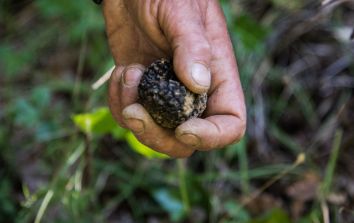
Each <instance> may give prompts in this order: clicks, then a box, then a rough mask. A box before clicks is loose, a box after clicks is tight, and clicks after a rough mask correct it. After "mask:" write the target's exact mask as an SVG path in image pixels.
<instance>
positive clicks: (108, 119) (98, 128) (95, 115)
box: [72, 108, 168, 159]
mask: <svg viewBox="0 0 354 223" xmlns="http://www.w3.org/2000/svg"><path fill="white" fill-rule="evenodd" d="M72 119H73V121H74V123H75V125H76V126H77V127H78V128H79V129H80V130H81V131H83V132H84V133H86V134H88V135H103V134H112V135H113V136H114V138H115V139H117V140H123V139H125V140H126V141H127V143H128V144H129V146H130V148H132V149H133V150H134V151H135V152H137V153H139V154H141V155H143V156H145V157H147V158H159V159H166V158H168V156H166V155H164V154H161V153H158V152H156V151H154V150H152V149H150V148H149V147H147V146H145V145H143V144H142V143H140V142H139V141H138V140H137V139H136V138H135V136H134V134H132V133H131V132H128V131H127V130H125V129H123V128H121V127H119V126H118V125H117V124H116V122H115V121H114V119H113V117H112V114H111V112H110V111H109V109H108V108H99V109H96V110H95V111H93V112H91V113H84V114H77V115H74V116H72Z"/></svg>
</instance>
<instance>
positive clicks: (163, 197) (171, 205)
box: [153, 188, 185, 222]
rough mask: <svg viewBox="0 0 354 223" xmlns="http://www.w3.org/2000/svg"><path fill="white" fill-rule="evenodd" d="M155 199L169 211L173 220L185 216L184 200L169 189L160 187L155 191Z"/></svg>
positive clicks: (178, 219)
mask: <svg viewBox="0 0 354 223" xmlns="http://www.w3.org/2000/svg"><path fill="white" fill-rule="evenodd" d="M153 196H154V198H155V200H156V201H157V202H158V203H159V204H160V206H161V207H162V208H163V209H164V210H165V211H167V212H168V214H169V215H170V218H171V220H172V221H174V222H176V221H180V220H182V218H183V217H184V214H185V213H184V210H183V204H182V201H181V200H179V199H177V198H176V197H174V196H173V195H172V194H171V193H170V191H169V190H167V189H164V188H163V189H159V190H156V191H155V192H154V193H153Z"/></svg>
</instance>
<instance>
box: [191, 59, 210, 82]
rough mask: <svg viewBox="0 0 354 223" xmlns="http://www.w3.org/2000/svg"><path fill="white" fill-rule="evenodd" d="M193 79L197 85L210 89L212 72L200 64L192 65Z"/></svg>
mask: <svg viewBox="0 0 354 223" xmlns="http://www.w3.org/2000/svg"><path fill="white" fill-rule="evenodd" d="M192 78H193V80H194V82H195V83H196V84H197V85H200V86H203V87H206V88H209V86H210V78H211V75H210V70H209V69H208V68H207V67H206V66H204V65H203V64H200V63H194V64H193V65H192Z"/></svg>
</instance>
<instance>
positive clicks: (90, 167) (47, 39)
mask: <svg viewBox="0 0 354 223" xmlns="http://www.w3.org/2000/svg"><path fill="white" fill-rule="evenodd" d="M221 4H222V6H223V9H224V12H225V15H226V18H227V21H228V26H229V30H230V34H231V36H232V40H233V43H234V47H235V53H236V55H237V58H238V64H239V69H240V75H241V79H242V83H243V87H244V91H245V95H246V100H247V107H248V129H247V133H246V136H245V137H244V139H243V140H242V141H241V142H239V143H238V144H235V145H231V146H229V147H227V148H224V149H221V150H217V151H212V152H205V153H204V152H196V153H195V154H194V155H193V156H192V157H190V158H189V159H186V160H178V161H176V160H173V159H168V158H166V157H165V156H162V155H161V154H157V153H154V152H152V151H151V150H149V148H146V147H144V146H143V145H141V144H139V143H138V142H137V141H136V139H135V138H134V136H133V135H132V134H131V133H129V132H127V131H126V130H124V129H122V128H120V127H118V126H117V125H116V124H115V123H114V121H113V120H112V117H111V115H110V113H109V111H108V109H107V107H106V106H107V97H106V90H107V86H106V84H104V85H102V86H101V87H99V88H98V89H95V90H94V89H93V88H92V84H93V83H94V82H95V81H96V80H97V79H99V78H100V76H101V75H102V74H104V73H105V72H106V71H107V70H108V69H109V68H110V67H111V66H112V65H113V61H112V58H111V55H110V51H109V48H108V46H107V41H106V37H105V32H104V21H103V17H102V15H101V10H100V6H97V5H95V4H94V3H93V2H92V1H90V0H78V1H72V0H51V1H48V0H17V1H11V0H1V1H0V123H1V124H0V222H6V223H8V222H20V223H22V222H23V223H26V222H35V223H39V222H51V223H52V222H55V223H56V222H58V223H59V222H85V223H86V222H107V223H131V222H149V223H165V222H193V223H198V222H201V223H202V222H210V223H214V222H218V223H219V222H220V223H239V222H240V223H243V222H244V223H273V222H274V223H280V222H281V223H291V222H294V223H295V222H303V223H307V222H313V223H317V222H325V223H328V222H354V125H353V124H354V98H353V89H354V62H353V61H354V41H353V37H354V33H353V27H354V2H353V1H352V0H333V1H331V0H323V1H320V0H296V1H287V0H238V1H236V0H223V1H221Z"/></svg>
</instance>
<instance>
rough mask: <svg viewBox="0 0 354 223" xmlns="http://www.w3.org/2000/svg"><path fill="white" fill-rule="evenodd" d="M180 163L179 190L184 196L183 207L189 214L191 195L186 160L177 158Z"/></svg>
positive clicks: (178, 163)
mask: <svg viewBox="0 0 354 223" xmlns="http://www.w3.org/2000/svg"><path fill="white" fill-rule="evenodd" d="M177 165H178V178H179V190H180V193H181V197H182V202H183V208H184V211H185V213H186V214H187V215H188V213H189V212H190V203H189V196H188V190H187V184H186V162H185V160H184V159H178V160H177Z"/></svg>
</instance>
